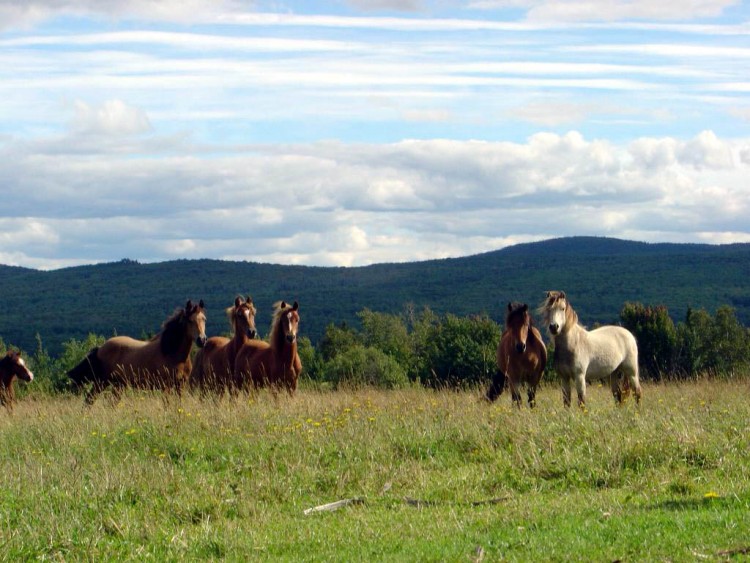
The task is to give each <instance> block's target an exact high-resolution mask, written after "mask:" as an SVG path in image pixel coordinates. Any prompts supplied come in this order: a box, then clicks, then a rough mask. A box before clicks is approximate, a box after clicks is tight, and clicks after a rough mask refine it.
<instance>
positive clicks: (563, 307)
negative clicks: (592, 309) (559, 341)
mask: <svg viewBox="0 0 750 563" xmlns="http://www.w3.org/2000/svg"><path fill="white" fill-rule="evenodd" d="M542 307H543V312H544V318H545V320H546V322H547V327H548V328H549V331H550V334H552V336H557V335H558V334H561V333H562V332H563V331H564V330H565V328H566V327H567V326H569V325H570V324H575V321H576V320H577V317H575V318H574V317H573V315H575V313H574V311H573V309H572V308H571V307H570V303H569V302H568V299H567V297H566V296H565V292H564V291H548V292H547V299H546V300H545V302H544V305H543V306H542ZM571 321H573V322H571Z"/></svg>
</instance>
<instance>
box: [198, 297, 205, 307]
mask: <svg viewBox="0 0 750 563" xmlns="http://www.w3.org/2000/svg"><path fill="white" fill-rule="evenodd" d="M198 307H199V308H200V309H205V308H206V305H205V304H204V303H203V299H201V300H200V301H198Z"/></svg>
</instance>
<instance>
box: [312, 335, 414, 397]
mask: <svg viewBox="0 0 750 563" xmlns="http://www.w3.org/2000/svg"><path fill="white" fill-rule="evenodd" d="M325 372H326V379H327V380H328V381H330V382H331V383H333V385H334V386H335V387H337V388H339V387H354V388H359V387H365V386H372V387H379V388H382V389H396V388H399V387H404V386H406V385H408V383H409V379H408V378H407V377H406V372H405V371H404V369H403V368H402V367H401V366H400V365H399V363H398V362H397V361H396V360H395V359H394V358H392V357H391V356H389V355H387V354H386V353H385V352H383V351H381V350H378V349H376V348H371V347H365V346H361V345H357V346H353V347H351V348H349V349H348V350H346V351H344V352H341V353H339V354H337V355H336V357H334V358H333V359H332V360H331V361H330V362H328V363H327V364H326V367H325Z"/></svg>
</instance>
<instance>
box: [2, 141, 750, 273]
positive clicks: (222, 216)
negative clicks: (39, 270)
mask: <svg viewBox="0 0 750 563" xmlns="http://www.w3.org/2000/svg"><path fill="white" fill-rule="evenodd" d="M151 137H152V135H147V136H146V137H145V138H142V139H141V140H140V142H142V143H148V142H151V141H153V139H152V138H151ZM137 139H138V138H136V140H135V141H134V142H135V144H136V145H137V143H138V141H137ZM59 144H60V145H62V144H64V143H62V142H60V143H59ZM47 146H48V145H46V144H45V143H42V142H40V143H39V144H37V145H35V144H33V143H26V142H24V143H17V142H14V141H6V144H5V147H4V149H2V154H0V197H3V198H4V199H8V197H9V195H10V194H12V198H13V201H14V206H13V211H14V213H18V214H20V217H21V218H12V217H10V216H5V217H2V218H0V227H2V232H3V233H5V234H4V235H3V236H2V237H0V256H2V257H6V259H7V260H8V261H9V262H11V263H17V264H22V265H30V266H34V267H56V266H58V265H60V264H65V265H68V264H71V263H86V262H96V261H101V260H116V259H119V258H122V257H130V258H136V259H140V260H144V261H153V260H164V259H169V258H174V257H190V258H199V257H213V258H229V259H232V258H233V259H252V260H261V261H274V262H283V263H300V264H325V265H347V266H349V265H362V264H368V263H373V262H384V261H405V260H415V259H425V258H436V257H446V256H458V255H464V254H470V253H475V252H483V251H486V250H492V249H494V248H497V247H500V246H503V245H505V244H509V243H510V242H518V241H529V240H540V239H543V238H548V237H550V236H560V235H572V234H596V235H609V236H621V237H628V236H636V238H639V239H641V240H682V241H685V240H688V241H691V240H692V241H698V240H707V239H708V238H709V237H711V236H713V237H715V238H716V240H743V239H744V237H745V236H746V234H747V232H748V231H747V225H746V217H747V216H748V215H750V194H749V193H748V192H747V190H746V187H745V186H746V177H747V173H748V164H747V162H745V161H743V160H742V157H740V156H739V155H741V154H742V151H743V150H746V149H747V147H748V146H750V145H749V144H748V141H747V140H744V141H730V140H726V139H721V138H719V137H718V136H717V135H715V134H714V133H712V132H711V131H705V132H703V133H700V134H699V135H697V136H695V137H694V138H692V139H689V140H687V141H684V140H680V139H674V138H641V139H638V140H636V141H633V142H632V143H628V144H622V145H619V144H614V143H611V142H606V141H601V140H589V139H586V138H585V137H584V136H583V135H581V134H580V133H577V132H570V133H568V134H565V135H559V134H555V133H539V134H535V135H533V136H531V137H529V139H528V140H527V141H526V142H523V143H511V142H487V141H455V140H439V139H434V140H427V141H419V140H411V141H403V142H399V143H391V144H345V143H340V142H320V143H310V144H299V145H285V146H281V145H278V146H274V145H268V146H253V147H244V148H242V147H236V149H235V152H236V154H234V155H232V156H217V155H216V154H213V151H212V150H210V149H209V151H208V152H207V153H206V154H201V153H199V152H195V153H194V154H193V156H190V157H170V158H167V157H160V158H152V157H149V156H140V155H141V154H145V153H146V151H143V150H135V151H134V152H132V153H126V154H120V153H118V152H111V151H109V149H107V148H106V147H100V148H99V150H98V151H93V152H91V151H90V152H84V153H81V154H78V153H77V152H54V153H48V154H40V153H39V152H38V151H39V150H44V149H45V147H47ZM92 146H93V145H92ZM58 148H59V147H58ZM225 148H226V147H225ZM11 155H12V157H11ZM733 155H738V156H737V157H736V158H735V157H734V156H733ZM5 212H6V213H7V212H8V208H6V211H5Z"/></svg>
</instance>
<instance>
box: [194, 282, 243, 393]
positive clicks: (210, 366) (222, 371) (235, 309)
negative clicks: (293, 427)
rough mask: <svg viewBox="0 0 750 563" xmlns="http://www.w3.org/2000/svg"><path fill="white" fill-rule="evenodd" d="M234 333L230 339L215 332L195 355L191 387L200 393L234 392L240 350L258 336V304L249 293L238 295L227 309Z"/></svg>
mask: <svg viewBox="0 0 750 563" xmlns="http://www.w3.org/2000/svg"><path fill="white" fill-rule="evenodd" d="M226 314H227V318H228V319H229V324H231V325H232V330H233V332H234V335H233V337H232V338H231V339H229V338H226V337H224V336H212V337H211V338H209V339H208V340H207V341H206V345H205V346H203V348H201V349H200V350H198V353H197V354H196V356H195V359H194V361H193V371H192V372H190V388H191V389H198V390H199V391H200V392H201V394H204V393H206V392H207V391H213V392H215V393H217V394H222V393H223V392H224V391H225V390H226V391H229V392H233V391H234V390H235V386H234V360H235V358H236V357H237V352H239V350H240V348H242V346H244V345H245V343H246V342H248V341H250V340H252V339H253V338H255V336H256V331H255V306H254V305H253V299H252V297H250V296H249V295H248V296H247V299H244V298H242V297H236V298H235V300H234V305H233V306H232V307H229V308H228V309H227V310H226Z"/></svg>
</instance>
